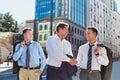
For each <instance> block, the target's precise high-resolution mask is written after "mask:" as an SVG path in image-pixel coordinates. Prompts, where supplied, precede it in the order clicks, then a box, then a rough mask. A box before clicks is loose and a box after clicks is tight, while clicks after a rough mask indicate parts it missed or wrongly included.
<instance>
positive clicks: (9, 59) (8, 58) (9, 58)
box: [7, 52, 12, 66]
mask: <svg viewBox="0 0 120 80" xmlns="http://www.w3.org/2000/svg"><path fill="white" fill-rule="evenodd" d="M7 61H8V63H7V65H8V66H9V62H11V61H12V53H11V52H10V53H9V55H8V56H7Z"/></svg>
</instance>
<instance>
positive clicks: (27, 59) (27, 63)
mask: <svg viewBox="0 0 120 80" xmlns="http://www.w3.org/2000/svg"><path fill="white" fill-rule="evenodd" d="M29 45H30V43H29V44H26V46H27V50H26V67H29V65H30V51H29Z"/></svg>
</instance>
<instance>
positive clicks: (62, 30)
mask: <svg viewBox="0 0 120 80" xmlns="http://www.w3.org/2000/svg"><path fill="white" fill-rule="evenodd" d="M60 32H61V34H62V35H63V36H64V37H66V36H67V35H68V33H69V31H68V26H65V28H63V29H60Z"/></svg>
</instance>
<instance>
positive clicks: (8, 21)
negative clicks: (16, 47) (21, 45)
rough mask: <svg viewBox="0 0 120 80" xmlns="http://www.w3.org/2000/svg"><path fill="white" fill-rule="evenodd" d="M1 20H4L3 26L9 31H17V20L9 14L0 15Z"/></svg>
mask: <svg viewBox="0 0 120 80" xmlns="http://www.w3.org/2000/svg"><path fill="white" fill-rule="evenodd" d="M0 19H1V20H2V22H1V24H2V27H3V28H6V29H7V31H12V32H14V31H15V27H16V25H15V20H14V18H13V16H12V15H11V14H10V13H9V12H7V13H5V14H0Z"/></svg>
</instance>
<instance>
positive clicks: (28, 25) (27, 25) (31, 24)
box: [19, 20, 34, 34]
mask: <svg viewBox="0 0 120 80" xmlns="http://www.w3.org/2000/svg"><path fill="white" fill-rule="evenodd" d="M26 28H30V29H32V30H33V31H34V20H27V21H26V22H25V24H22V25H20V26H19V33H20V34H22V32H23V30H24V29H26Z"/></svg>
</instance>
